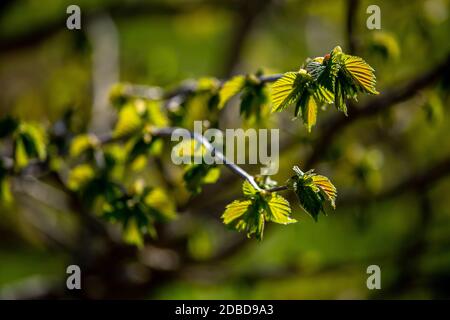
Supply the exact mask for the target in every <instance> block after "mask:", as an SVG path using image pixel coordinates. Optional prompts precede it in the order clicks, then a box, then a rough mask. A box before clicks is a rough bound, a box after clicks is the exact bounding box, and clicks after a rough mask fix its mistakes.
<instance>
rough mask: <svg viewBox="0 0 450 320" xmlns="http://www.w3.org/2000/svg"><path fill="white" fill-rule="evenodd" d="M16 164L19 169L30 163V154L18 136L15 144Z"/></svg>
mask: <svg viewBox="0 0 450 320" xmlns="http://www.w3.org/2000/svg"><path fill="white" fill-rule="evenodd" d="M14 165H15V168H16V169H18V170H20V169H23V168H25V167H26V166H27V165H28V154H27V151H26V150H25V145H24V142H23V140H22V139H21V138H17V139H16V141H15V144H14Z"/></svg>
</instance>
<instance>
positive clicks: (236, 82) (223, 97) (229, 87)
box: [218, 75, 245, 109]
mask: <svg viewBox="0 0 450 320" xmlns="http://www.w3.org/2000/svg"><path fill="white" fill-rule="evenodd" d="M244 86H245V76H242V75H239V76H235V77H233V78H231V79H230V80H228V81H227V82H225V83H224V84H223V86H222V88H221V89H220V91H219V105H218V108H219V109H222V108H223V107H224V106H225V104H226V103H227V102H228V100H230V99H231V98H232V97H233V96H235V95H237V94H238V93H239V92H240V91H241V90H242V89H243V88H244Z"/></svg>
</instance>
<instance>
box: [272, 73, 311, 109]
mask: <svg viewBox="0 0 450 320" xmlns="http://www.w3.org/2000/svg"><path fill="white" fill-rule="evenodd" d="M303 76H304V74H300V73H298V72H286V73H285V74H284V75H283V76H282V77H281V78H280V79H278V80H277V81H275V83H274V84H273V85H272V112H275V111H281V110H283V109H284V108H286V107H287V106H288V105H289V104H291V103H293V102H294V101H295V98H296V97H297V96H298V94H299V90H301V86H300V84H299V82H301V78H302V77H303Z"/></svg>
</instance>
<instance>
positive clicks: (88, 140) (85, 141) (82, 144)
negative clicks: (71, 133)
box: [69, 134, 98, 158]
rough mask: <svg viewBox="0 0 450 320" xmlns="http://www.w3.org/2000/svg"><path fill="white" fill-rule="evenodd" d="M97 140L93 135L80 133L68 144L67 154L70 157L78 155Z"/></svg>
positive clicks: (95, 143)
mask: <svg viewBox="0 0 450 320" xmlns="http://www.w3.org/2000/svg"><path fill="white" fill-rule="evenodd" d="M97 143H98V140H97V138H96V137H95V136H93V135H90V134H82V135H79V136H76V137H75V138H73V140H72V142H71V144H70V150H69V154H70V156H71V157H74V158H75V157H78V156H80V155H81V154H82V153H84V152H86V151H87V150H89V149H90V148H93V147H95V146H96V145H97Z"/></svg>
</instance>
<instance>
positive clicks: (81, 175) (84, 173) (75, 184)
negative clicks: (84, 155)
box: [67, 164, 95, 191]
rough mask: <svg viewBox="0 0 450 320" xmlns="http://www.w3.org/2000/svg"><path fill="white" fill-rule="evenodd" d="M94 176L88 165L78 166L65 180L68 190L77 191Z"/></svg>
mask: <svg viewBox="0 0 450 320" xmlns="http://www.w3.org/2000/svg"><path fill="white" fill-rule="evenodd" d="M94 176H95V170H94V168H92V166H90V165H88V164H80V165H78V166H76V167H75V168H73V169H72V170H71V171H70V173H69V177H68V179H67V186H68V187H69V189H71V190H74V191H78V190H80V189H81V188H82V187H83V186H85V185H86V184H87V183H88V182H89V181H90V180H91V179H92V178H93V177H94Z"/></svg>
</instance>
